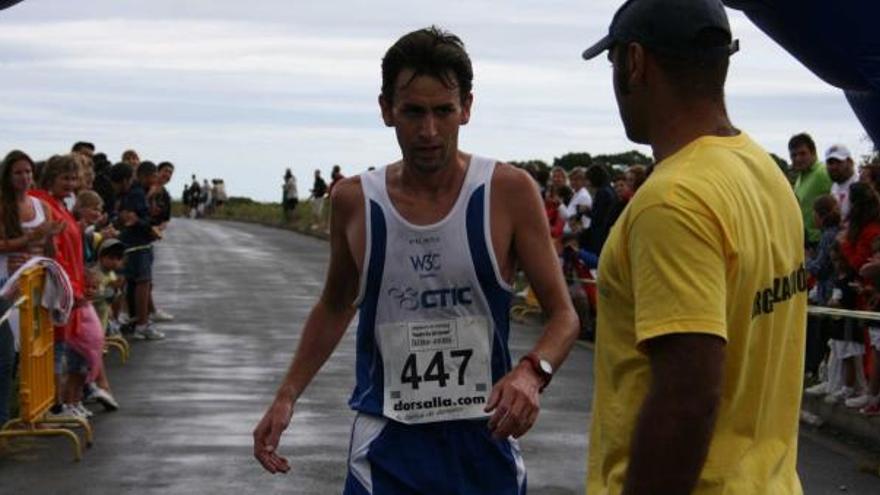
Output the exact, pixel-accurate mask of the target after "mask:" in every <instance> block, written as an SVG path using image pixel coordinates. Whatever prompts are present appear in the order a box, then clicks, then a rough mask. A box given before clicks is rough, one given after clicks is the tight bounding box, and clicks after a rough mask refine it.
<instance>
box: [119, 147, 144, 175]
mask: <svg viewBox="0 0 880 495" xmlns="http://www.w3.org/2000/svg"><path fill="white" fill-rule="evenodd" d="M122 163H127V164H128V165H129V166H130V167H131V168H132V171H134V172H136V171H137V168H138V166H139V165H140V164H141V158H140V157H139V156H138V154H137V151H135V150H125V151H123V152H122Z"/></svg>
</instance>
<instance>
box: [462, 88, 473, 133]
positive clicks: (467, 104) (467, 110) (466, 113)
mask: <svg viewBox="0 0 880 495" xmlns="http://www.w3.org/2000/svg"><path fill="white" fill-rule="evenodd" d="M473 104H474V94H473V93H468V94H467V96H465V97H464V101H462V103H461V125H465V124H467V123H468V122H470V120H471V105H473Z"/></svg>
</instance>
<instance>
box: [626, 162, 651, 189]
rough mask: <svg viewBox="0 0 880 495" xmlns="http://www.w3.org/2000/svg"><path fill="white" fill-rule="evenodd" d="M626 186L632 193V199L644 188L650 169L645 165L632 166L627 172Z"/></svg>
mask: <svg viewBox="0 0 880 495" xmlns="http://www.w3.org/2000/svg"><path fill="white" fill-rule="evenodd" d="M625 177H626V185H627V186H629V190H630V191H631V193H630V197H632V195H633V194H635V193H636V191H638V190H639V188H640V187H642V184H644V183H645V180H647V178H648V169H647V168H646V167H645V166H644V165H630V167H629V168H628V169H627V170H626V175H625Z"/></svg>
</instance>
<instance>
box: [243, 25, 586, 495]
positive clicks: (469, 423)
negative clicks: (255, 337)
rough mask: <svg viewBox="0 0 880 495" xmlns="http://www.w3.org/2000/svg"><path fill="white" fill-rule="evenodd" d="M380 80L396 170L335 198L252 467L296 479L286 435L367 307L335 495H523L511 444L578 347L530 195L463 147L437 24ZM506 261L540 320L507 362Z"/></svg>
mask: <svg viewBox="0 0 880 495" xmlns="http://www.w3.org/2000/svg"><path fill="white" fill-rule="evenodd" d="M382 74H383V83H382V94H381V96H380V97H379V102H380V106H381V110H382V116H383V119H384V121H385V124H386V125H387V126H389V127H394V128H395V131H396V134H397V140H398V143H399V144H400V148H401V152H402V155H403V158H402V160H401V161H399V162H396V163H394V164H391V165H389V166H387V167H383V168H381V169H378V170H375V171H372V172H367V173H364V174H362V175H361V176H358V177H353V178H348V179H344V180H342V181H341V182H340V183H339V184H338V185H337V187H335V188H334V191H333V195H332V196H331V205H332V208H333V210H332V211H333V215H332V218H331V229H330V232H331V234H330V236H331V259H330V266H329V270H328V275H327V282H326V286H325V288H324V291H323V294H322V296H321V300H320V301H319V302H318V303H317V304H316V306H315V307H314V308H313V310H312V312H311V314H310V316H309V318H308V320H307V321H306V324H305V328H304V329H303V333H302V338H301V340H300V345H299V349H298V350H297V352H296V355H295V357H294V360H293V363H292V365H291V367H290V370H289V372H288V374H287V376H286V378H285V380H284V383H283V384H282V386H281V388H280V389H279V391H278V394H277V396H276V398H275V400H274V402H273V403H272V404H271V406H270V407H269V410H268V411H267V412H266V415H265V416H264V417H263V419H262V421H260V423H259V424H258V425H257V427H256V429H255V431H254V455H255V457H256V458H257V459H258V460H259V461H260V463H261V464H262V465H263V467H264V468H265V469H266V470H268V471H269V472H272V473H278V472H287V471H288V470H289V468H290V466H289V464H288V461H287V460H286V459H285V458H283V457H281V456H280V455H279V453H278V451H277V448H278V442H279V438H280V436H281V434H282V432H283V431H284V430H285V429H286V428H287V426H288V424H289V421H290V419H291V415H292V413H293V408H294V404H295V403H296V400H297V399H298V398H299V397H300V395H301V394H302V392H303V390H304V389H305V388H306V386H307V385H308V383H309V382H310V381H311V380H312V378H313V377H314V375H315V373H317V371H318V369H319V368H320V367H321V365H322V364H323V363H324V362H325V361H326V360H327V358H328V357H329V355H330V353H331V352H332V351H333V349H334V347H335V346H336V345H337V343H338V342H339V339H340V338H341V337H342V335H343V333H344V332H345V328H346V326H347V325H348V323H349V322H350V321H351V319H352V317H353V316H354V314H355V312H356V310H357V309H360V321H359V326H358V342H357V364H356V377H357V383H356V386H355V390H354V393H353V394H352V396H351V400H350V401H349V404H350V405H351V406H352V408H353V409H354V410H355V411H357V413H358V414H357V416H356V418H355V421H354V426H353V432H352V445H351V450H350V452H351V454H350V457H349V474H348V479H347V481H346V485H345V491H344V493H346V494H349V495H356V494H366V493H375V494H395V493H480V494H520V493H524V490H525V468H524V466H523V463H522V459H521V457H520V453H519V447H518V444H517V442H516V440H515V438H518V437H520V436H522V435H524V434H525V433H526V432H527V431H528V430H529V429H530V428H531V427H532V425H533V424H534V422H535V420H536V418H537V415H538V410H539V404H538V402H539V398H538V394H539V392H540V391H541V390H542V389H543V388H544V387H545V386H546V385H547V384H548V383H549V381H550V378H551V376H552V373H553V370H554V369H556V368H557V367H558V366H559V365H560V364H561V363H562V361H563V360H564V358H565V356H566V355H567V354H568V351H569V349H570V348H571V346H572V345H573V343H574V340H575V337H576V335H577V328H576V327H577V318H576V316H575V314H574V311H573V309H572V307H571V302H570V300H569V298H568V294H567V290H566V286H565V283H564V281H563V279H562V276H561V270H560V267H559V261H558V260H557V258H556V255H555V253H554V251H553V249H552V246H551V243H550V235H549V231H548V227H547V223H546V220H545V219H544V214H543V210H542V208H541V199H540V196H539V195H538V189H537V186H536V185H535V184H534V181H532V179H531V178H530V177H529V176H528V175H527V174H526V173H525V172H523V171H520V170H518V169H515V168H513V167H511V166H508V165H504V164H498V163H497V162H496V161H495V160H493V159H489V158H483V157H479V156H476V155H470V154H467V153H464V152H462V151H460V150H459V149H458V131H459V127H460V126H462V125H465V124H467V122H468V120H469V118H470V109H471V102H472V101H473V96H472V94H471V80H472V69H471V65H470V59H469V58H468V56H467V54H466V53H465V51H464V47H463V45H462V43H461V41H460V40H459V39H458V38H457V37H456V36H454V35H451V34H449V33H445V32H443V31H441V30H439V29H437V28H434V27H432V28H429V29H423V30H419V31H415V32H412V33H410V34H407V35H405V36H404V37H402V38H401V39H400V40H398V41H397V43H396V44H395V45H394V46H392V47H391V48H390V49H389V50H388V52H387V54H386V55H385V58H384V59H383V61H382ZM515 263H516V264H518V265H519V266H522V267H523V269H524V270H525V272H526V274H527V275H528V277H529V279H530V281H531V282H532V287H533V288H534V290H535V292H536V293H537V295H538V298H539V299H540V301H541V305H542V307H543V308H544V309H545V311H546V312H547V315H548V320H547V325H546V327H545V329H544V332H543V334H542V335H541V337H540V339H539V340H538V342H537V344H536V345H535V347H534V348H533V349H532V351H531V352H530V353H529V354H528V355H527V356H526V357H524V358H523V359H522V360H520V361H519V362H518V364H516V365H512V364H511V356H510V351H509V349H508V348H507V336H508V330H509V322H508V312H509V305H510V297H511V287H510V281H511V279H512V277H513V272H514V264H515ZM354 274H358V275H359V276H353V275H354Z"/></svg>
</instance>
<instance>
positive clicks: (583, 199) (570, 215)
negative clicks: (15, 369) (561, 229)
mask: <svg viewBox="0 0 880 495" xmlns="http://www.w3.org/2000/svg"><path fill="white" fill-rule="evenodd" d="M568 180H569V182H570V183H571V189H572V190H573V191H574V196H573V197H572V198H571V201H569V202H568V204H567V205H563V206H561V207H560V210H559V212H560V214H561V215H562V218H563V220H565V221H566V222H567V223H566V225H565V232H571V231H572V229H571V228H570V226H569V225H570V224H569V223H568V222H570V221H571V220H575V221H577V222H578V223H579V224H580V227H581V228H584V229H586V228H589V226H590V216H589V212H590V208H591V207H592V206H593V198H592V196H590V191H588V190H587V174H586V170H584V169H583V168H582V167H576V168H575V169H574V170H572V171H571V173H570V174H569V175H568Z"/></svg>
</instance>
